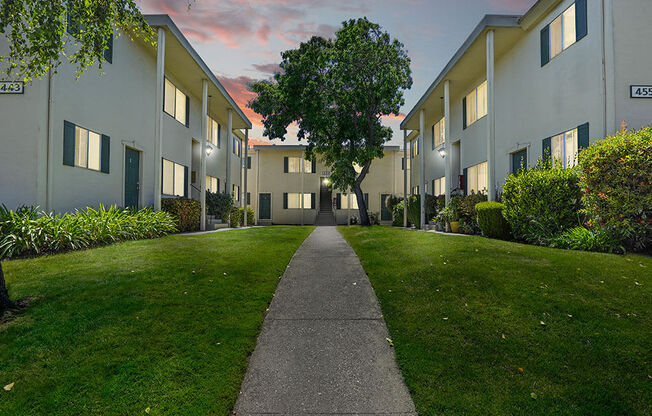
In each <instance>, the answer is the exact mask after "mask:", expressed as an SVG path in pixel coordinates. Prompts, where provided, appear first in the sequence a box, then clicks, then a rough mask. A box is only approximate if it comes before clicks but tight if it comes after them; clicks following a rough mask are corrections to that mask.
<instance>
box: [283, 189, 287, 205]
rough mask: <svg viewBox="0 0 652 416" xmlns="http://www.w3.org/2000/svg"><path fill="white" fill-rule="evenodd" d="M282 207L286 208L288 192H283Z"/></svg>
mask: <svg viewBox="0 0 652 416" xmlns="http://www.w3.org/2000/svg"><path fill="white" fill-rule="evenodd" d="M283 209H288V193H287V192H283Z"/></svg>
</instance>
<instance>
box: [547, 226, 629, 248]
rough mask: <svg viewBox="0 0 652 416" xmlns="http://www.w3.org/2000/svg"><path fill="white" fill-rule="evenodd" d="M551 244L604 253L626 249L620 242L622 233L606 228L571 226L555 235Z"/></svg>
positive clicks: (558, 246)
mask: <svg viewBox="0 0 652 416" xmlns="http://www.w3.org/2000/svg"><path fill="white" fill-rule="evenodd" d="M550 245H551V246H552V247H557V248H565V249H571V250H584V251H599V252H604V253H623V252H624V251H625V248H624V247H623V246H622V245H621V244H620V235H618V234H615V233H613V232H611V231H610V230H607V229H604V228H602V229H599V228H598V229H588V228H585V227H575V228H571V229H570V230H567V231H564V232H563V233H561V234H559V235H557V236H555V237H554V238H553V239H552V241H551V244H550Z"/></svg>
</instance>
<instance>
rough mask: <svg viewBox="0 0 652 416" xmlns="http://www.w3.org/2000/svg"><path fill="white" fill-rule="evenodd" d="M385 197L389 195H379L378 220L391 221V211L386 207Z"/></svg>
mask: <svg viewBox="0 0 652 416" xmlns="http://www.w3.org/2000/svg"><path fill="white" fill-rule="evenodd" d="M387 198H389V195H387V194H382V195H381V196H380V220H381V221H391V220H392V213H391V212H389V210H388V209H387Z"/></svg>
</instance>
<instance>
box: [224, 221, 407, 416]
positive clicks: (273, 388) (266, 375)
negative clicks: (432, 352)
mask: <svg viewBox="0 0 652 416" xmlns="http://www.w3.org/2000/svg"><path fill="white" fill-rule="evenodd" d="M387 337H388V334H387V328H386V326H385V321H384V320H383V317H382V314H381V311H380V307H379V305H378V300H377V299H376V295H375V293H374V291H373V289H372V288H371V284H370V283H369V278H368V277H367V275H366V274H365V272H364V270H363V269H362V266H361V265H360V261H359V260H358V257H357V256H356V255H355V252H354V251H353V249H351V247H350V246H349V245H348V244H347V243H346V241H345V240H344V238H342V236H341V235H340V234H339V232H338V231H337V229H336V228H335V227H317V228H316V229H315V231H314V232H313V233H312V234H311V235H310V236H309V237H308V238H307V239H306V240H305V241H304V243H303V244H302V245H301V247H300V248H299V249H298V250H297V252H296V253H295V255H294V257H293V259H292V261H291V262H290V264H289V265H288V268H287V270H286V272H285V274H284V275H283V278H282V280H281V282H280V283H279V286H278V288H277V290H276V296H275V297H274V300H273V301H272V304H271V306H270V310H269V313H268V315H267V317H266V318H265V322H264V323H263V329H262V332H261V334H260V335H259V337H258V343H257V346H256V349H255V350H254V353H253V355H252V356H251V359H250V362H249V367H248V369H247V374H246V376H245V379H244V382H243V385H242V388H241V392H240V396H239V397H238V400H237V403H236V406H235V412H236V414H238V415H262V414H284V415H301V414H313V415H314V414H324V415H326V414H328V415H334V414H349V415H350V414H368V415H373V414H390V413H391V414H410V415H416V411H415V408H414V404H413V403H412V399H411V398H410V395H409V393H408V389H407V387H406V386H405V383H404V381H403V377H402V375H401V373H400V371H399V369H398V366H397V365H396V360H395V357H394V351H393V349H392V348H391V346H390V345H389V343H388V342H387Z"/></svg>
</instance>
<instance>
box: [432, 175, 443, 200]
mask: <svg viewBox="0 0 652 416" xmlns="http://www.w3.org/2000/svg"><path fill="white" fill-rule="evenodd" d="M432 183H433V185H432V186H433V189H432V191H433V195H434V196H439V195H444V194H445V193H446V177H445V176H442V177H441V178H438V179H435V180H434V181H432Z"/></svg>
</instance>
